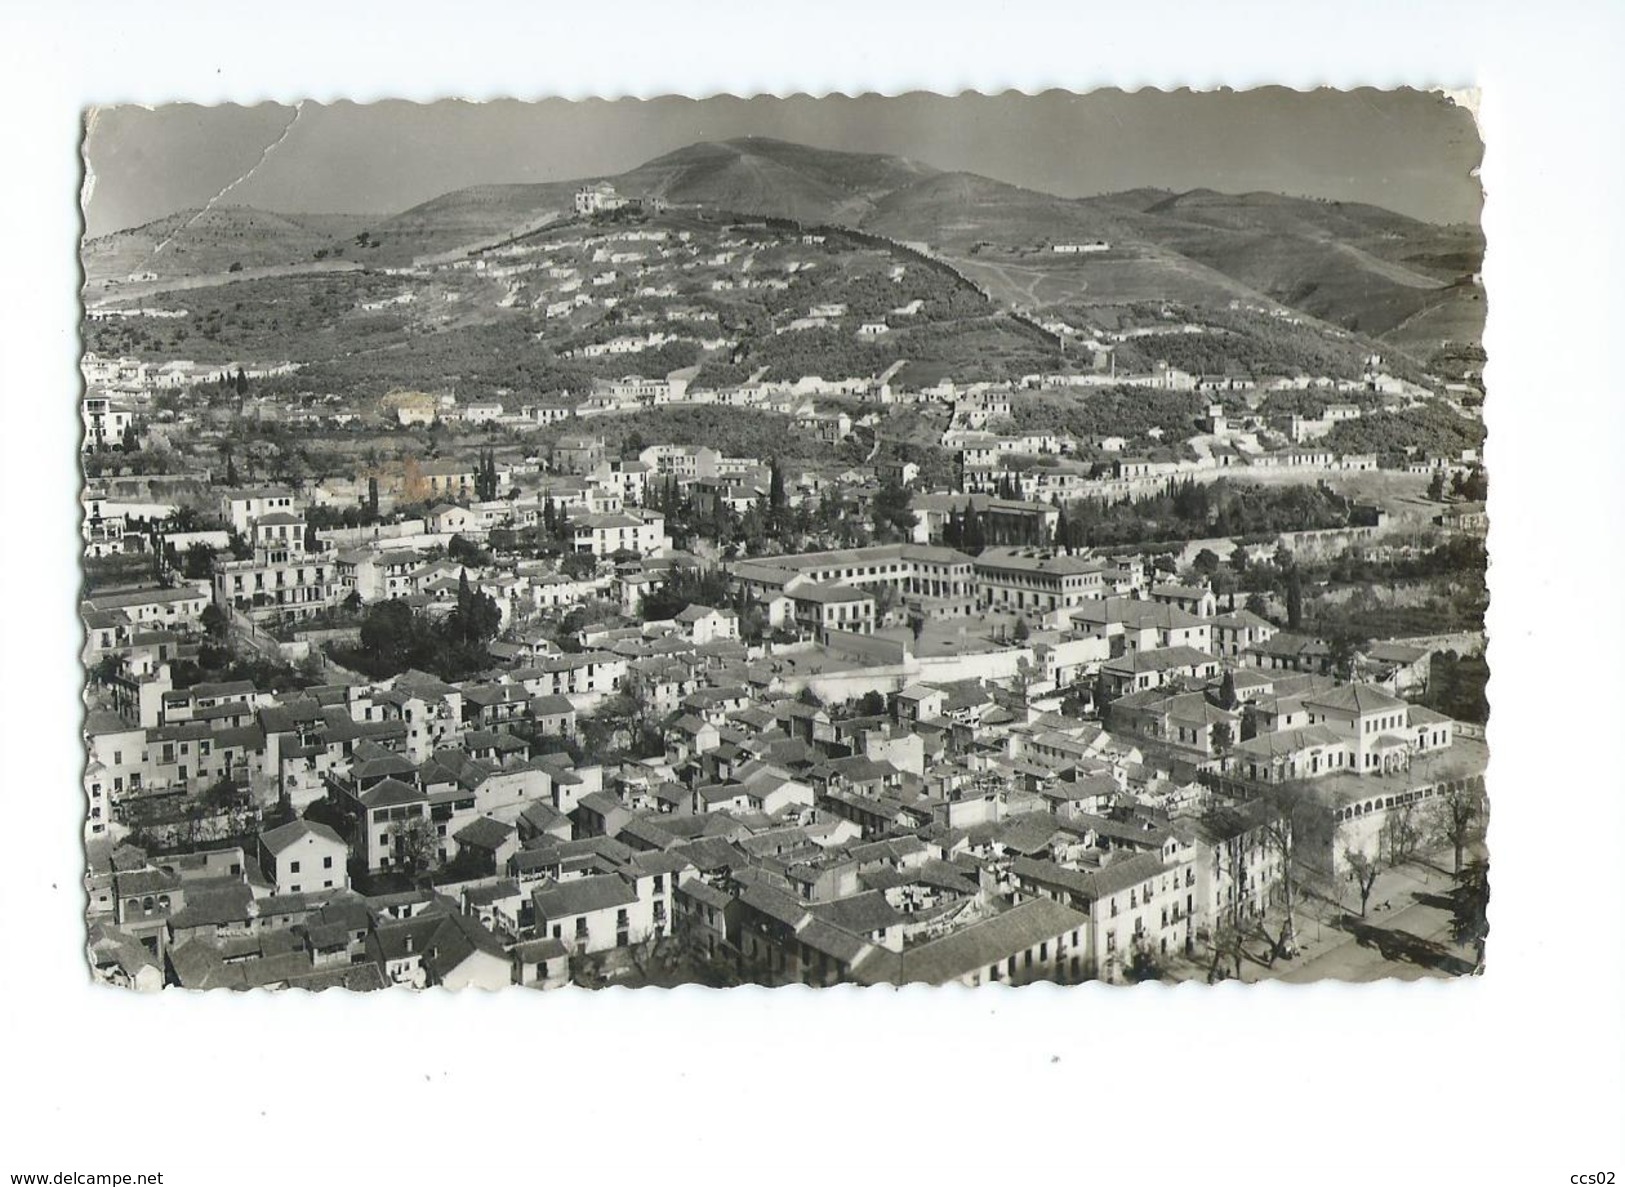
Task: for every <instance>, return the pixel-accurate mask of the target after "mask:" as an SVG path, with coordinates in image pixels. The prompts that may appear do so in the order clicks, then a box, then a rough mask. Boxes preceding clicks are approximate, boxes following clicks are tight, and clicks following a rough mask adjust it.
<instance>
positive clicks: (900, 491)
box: [873, 478, 919, 538]
mask: <svg viewBox="0 0 1625 1187" xmlns="http://www.w3.org/2000/svg"><path fill="white" fill-rule="evenodd" d="M912 498H913V496H912V495H911V494H910V493H909V491H908V488H907V487H905V486H903V484H902V483H900V482H898V481H897V480H896V479H893V478H888V479H887V480H886V481H885V482H884V483H882V484H881V486H880V489H879V490H878V491H877V492H875V498H874V508H873V510H874V524H875V534H876V535H877V536H881V537H893V536H901V537H904V538H907V537H908V536H909V534H910V533H912V532H913V530H914V525H915V524H916V523H918V522H919V517H918V516H917V515H915V514H914V512H913V510H911V509H910V507H909V503H910V501H911V500H912Z"/></svg>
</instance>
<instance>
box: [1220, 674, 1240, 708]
mask: <svg viewBox="0 0 1625 1187" xmlns="http://www.w3.org/2000/svg"><path fill="white" fill-rule="evenodd" d="M1238 703H1239V702H1238V698H1237V697H1236V673H1235V670H1234V669H1232V668H1226V669H1225V670H1224V679H1222V680H1220V681H1219V708H1221V709H1234V708H1235V707H1236V705H1237V704H1238Z"/></svg>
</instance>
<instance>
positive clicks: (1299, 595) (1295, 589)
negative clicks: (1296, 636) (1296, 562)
mask: <svg viewBox="0 0 1625 1187" xmlns="http://www.w3.org/2000/svg"><path fill="white" fill-rule="evenodd" d="M1286 625H1287V629H1288V630H1294V631H1295V630H1298V629H1299V628H1300V627H1302V626H1303V575H1302V574H1301V573H1299V572H1298V570H1297V568H1296V566H1294V567H1293V569H1292V570H1291V571H1290V572H1289V573H1288V574H1287V579H1286Z"/></svg>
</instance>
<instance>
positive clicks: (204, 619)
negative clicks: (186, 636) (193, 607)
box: [198, 602, 231, 639]
mask: <svg viewBox="0 0 1625 1187" xmlns="http://www.w3.org/2000/svg"><path fill="white" fill-rule="evenodd" d="M198 621H199V623H201V624H202V626H203V630H204V632H205V633H206V634H207V635H208V636H209V637H210V638H211V639H224V638H225V637H226V628H227V627H228V626H229V625H230V623H231V620H230V618H229V617H228V616H227V614H226V612H225V611H224V610H222V609H221V608H220V607H219V606H217V605H215V604H214V603H213V602H210V603H209V604H208V605H207V606H205V607H203V613H202V615H201V616H200V617H199V619H198Z"/></svg>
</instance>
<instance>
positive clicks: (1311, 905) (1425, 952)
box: [1169, 853, 1473, 983]
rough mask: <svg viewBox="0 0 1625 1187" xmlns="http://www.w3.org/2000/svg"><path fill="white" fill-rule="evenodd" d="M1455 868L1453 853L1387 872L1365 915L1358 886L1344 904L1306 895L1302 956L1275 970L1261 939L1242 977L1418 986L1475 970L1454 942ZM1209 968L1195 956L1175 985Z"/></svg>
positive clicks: (1201, 976) (1178, 968)
mask: <svg viewBox="0 0 1625 1187" xmlns="http://www.w3.org/2000/svg"><path fill="white" fill-rule="evenodd" d="M1469 856H1471V855H1469ZM1450 864H1451V857H1450V855H1449V854H1448V853H1444V854H1437V853H1435V854H1426V855H1421V854H1419V855H1417V856H1416V857H1415V858H1413V859H1412V860H1411V861H1410V862H1407V863H1406V864H1404V865H1402V866H1400V867H1398V868H1397V869H1387V870H1384V871H1382V873H1381V874H1379V875H1378V877H1377V881H1376V883H1375V885H1374V886H1373V887H1372V890H1371V897H1370V899H1369V902H1368V903H1367V907H1366V915H1365V917H1364V918H1361V917H1360V904H1359V894H1358V891H1357V889H1356V888H1355V886H1354V885H1353V884H1352V883H1344V884H1340V886H1339V889H1340V890H1341V891H1342V901H1341V903H1337V902H1328V901H1326V900H1325V899H1322V898H1319V897H1316V896H1315V895H1314V894H1312V893H1309V894H1300V897H1299V902H1298V908H1297V911H1296V917H1297V938H1298V949H1299V952H1298V955H1297V956H1296V957H1294V958H1293V959H1291V960H1277V961H1275V962H1274V964H1273V965H1272V964H1270V963H1269V962H1268V961H1267V958H1266V944H1265V942H1264V941H1263V940H1262V939H1260V940H1257V941H1254V942H1252V943H1250V944H1249V945H1248V953H1249V956H1248V958H1247V959H1246V960H1244V961H1243V962H1242V968H1241V979H1242V980H1243V981H1246V982H1249V983H1251V982H1255V981H1286V982H1292V983H1300V982H1309V981H1319V980H1323V979H1330V980H1336V981H1355V982H1366V981H1379V980H1382V979H1384V978H1387V977H1394V978H1397V979H1400V980H1405V981H1414V980H1417V979H1419V978H1422V977H1453V976H1460V975H1462V974H1464V973H1467V972H1470V971H1471V969H1472V965H1473V952H1472V949H1471V948H1470V947H1469V946H1463V945H1459V944H1456V943H1455V942H1454V941H1452V940H1451V938H1450V929H1451V918H1452V910H1451V903H1450V893H1451V891H1452V890H1453V889H1454V887H1455V879H1454V877H1453V876H1452V875H1451V873H1450ZM1279 925H1280V918H1279V913H1278V912H1272V913H1271V917H1270V926H1271V927H1272V928H1278V927H1279ZM1209 964H1210V956H1209V954H1207V953H1204V952H1200V951H1199V952H1198V953H1197V954H1196V956H1195V957H1194V958H1191V959H1187V960H1180V961H1178V962H1176V963H1174V964H1173V965H1172V966H1171V968H1170V970H1169V972H1170V975H1171V977H1172V978H1173V979H1175V980H1180V981H1186V980H1206V978H1207V971H1208V968H1209ZM1224 971H1225V973H1226V974H1227V975H1229V976H1233V975H1234V966H1233V965H1230V964H1229V962H1225V968H1224Z"/></svg>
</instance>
